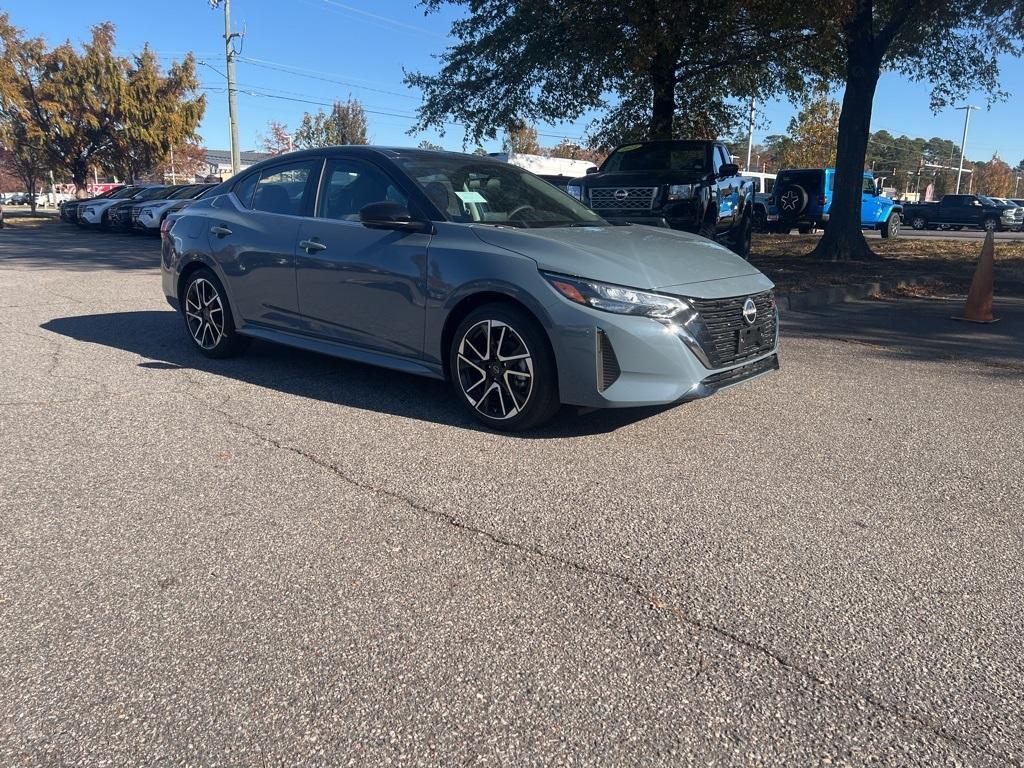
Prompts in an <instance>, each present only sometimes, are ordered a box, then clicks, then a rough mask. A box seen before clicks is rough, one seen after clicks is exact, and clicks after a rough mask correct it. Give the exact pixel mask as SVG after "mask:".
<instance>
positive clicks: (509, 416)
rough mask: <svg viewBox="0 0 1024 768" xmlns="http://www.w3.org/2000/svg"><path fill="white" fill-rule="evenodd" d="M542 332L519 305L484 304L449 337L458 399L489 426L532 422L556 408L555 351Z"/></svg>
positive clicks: (520, 426)
mask: <svg viewBox="0 0 1024 768" xmlns="http://www.w3.org/2000/svg"><path fill="white" fill-rule="evenodd" d="M543 334H544V331H543V330H542V329H541V327H540V326H539V325H538V323H537V322H536V321H535V320H534V319H533V318H532V317H530V316H529V315H528V314H526V313H525V312H524V311H522V310H521V309H518V308H516V307H513V306H510V305H506V304H486V305H484V306H482V307H478V308H477V309H475V310H473V311H472V312H470V313H469V315H467V316H466V317H465V318H464V319H463V321H462V322H461V323H459V326H458V328H456V329H455V334H454V335H453V337H452V344H451V349H450V350H449V358H448V362H449V371H450V374H451V380H452V385H453V386H454V387H455V391H456V393H457V395H458V398H459V400H460V401H461V402H462V404H463V406H465V407H466V408H467V409H468V410H469V412H470V413H471V414H473V416H474V418H476V419H478V420H479V421H481V422H483V423H484V424H486V425H487V426H488V427H490V428H492V429H498V430H503V431H521V430H525V429H531V428H533V427H536V426H538V425H540V424H542V423H544V422H545V421H547V420H548V419H550V418H551V417H552V416H554V415H555V413H556V412H557V411H558V408H559V406H560V403H559V401H558V380H557V377H556V375H555V361H554V356H553V355H552V353H551V350H550V348H549V346H548V343H547V339H546V338H545V337H544V335H543Z"/></svg>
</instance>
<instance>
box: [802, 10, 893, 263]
mask: <svg viewBox="0 0 1024 768" xmlns="http://www.w3.org/2000/svg"><path fill="white" fill-rule="evenodd" d="M865 6H866V8H867V14H866V18H865V14H864V13H862V14H860V15H859V16H858V17H857V18H855V20H854V21H853V22H852V23H851V25H850V26H849V27H848V28H847V35H846V39H847V44H846V60H847V64H846V92H845V93H844V94H843V109H842V112H841V113H840V115H839V137H838V146H837V152H836V175H835V181H834V182H833V187H832V208H831V212H830V216H829V221H828V226H826V227H825V234H824V235H822V238H821V240H820V241H819V242H818V246H817V247H816V248H815V249H814V253H813V254H812V255H813V256H814V257H815V258H818V259H823V260H826V261H852V260H869V259H875V258H878V257H877V256H876V254H875V253H874V251H872V250H871V248H870V247H869V246H868V242H867V240H865V239H864V233H863V232H862V231H861V228H860V222H861V213H860V210H861V194H862V190H863V184H864V157H865V155H866V153H867V147H868V137H869V136H870V130H871V109H872V105H873V103H874V100H875V88H876V86H877V85H878V76H879V74H880V72H881V60H880V57H879V56H878V55H877V54H876V53H875V45H874V36H873V34H872V29H871V24H872V22H871V15H870V13H871V10H870V9H871V6H870V4H869V3H865Z"/></svg>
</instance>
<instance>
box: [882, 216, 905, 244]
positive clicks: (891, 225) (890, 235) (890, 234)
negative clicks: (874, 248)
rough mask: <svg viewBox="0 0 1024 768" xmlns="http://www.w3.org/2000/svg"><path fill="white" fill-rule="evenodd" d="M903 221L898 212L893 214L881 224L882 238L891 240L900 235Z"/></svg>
mask: <svg viewBox="0 0 1024 768" xmlns="http://www.w3.org/2000/svg"><path fill="white" fill-rule="evenodd" d="M901 223H902V219H901V218H900V215H899V214H898V213H894V214H892V215H891V216H890V217H889V218H888V219H886V220H885V223H884V224H882V226H881V229H880V232H881V234H882V238H883V239H885V240H889V239H895V238H897V237H899V236H900V224H901Z"/></svg>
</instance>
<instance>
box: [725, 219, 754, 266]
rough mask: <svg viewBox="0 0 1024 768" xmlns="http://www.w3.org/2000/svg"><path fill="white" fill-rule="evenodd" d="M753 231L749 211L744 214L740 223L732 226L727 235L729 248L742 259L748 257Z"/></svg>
mask: <svg viewBox="0 0 1024 768" xmlns="http://www.w3.org/2000/svg"><path fill="white" fill-rule="evenodd" d="M753 232H754V222H753V221H752V219H751V216H750V214H749V213H747V214H745V215H744V216H743V218H742V219H740V223H739V224H737V225H736V226H735V227H733V231H732V233H731V234H730V237H729V250H731V251H732V252H733V253H735V254H736V255H737V256H740V257H742V258H744V259H749V258H750V245H751V240H752V239H753V238H752V235H753Z"/></svg>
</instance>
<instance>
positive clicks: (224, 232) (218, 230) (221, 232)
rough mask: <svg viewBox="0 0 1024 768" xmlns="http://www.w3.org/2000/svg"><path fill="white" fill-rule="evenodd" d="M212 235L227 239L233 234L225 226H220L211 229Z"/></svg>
mask: <svg viewBox="0 0 1024 768" xmlns="http://www.w3.org/2000/svg"><path fill="white" fill-rule="evenodd" d="M210 234H211V235H216V236H217V237H227V236H228V235H230V234H231V230H230V229H228V228H227V227H225V226H223V225H218V226H216V227H210Z"/></svg>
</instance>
